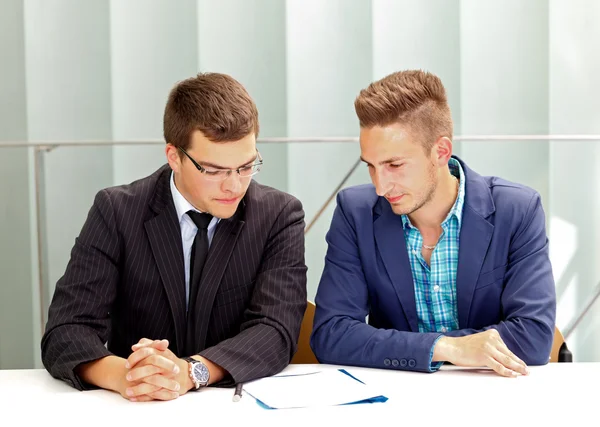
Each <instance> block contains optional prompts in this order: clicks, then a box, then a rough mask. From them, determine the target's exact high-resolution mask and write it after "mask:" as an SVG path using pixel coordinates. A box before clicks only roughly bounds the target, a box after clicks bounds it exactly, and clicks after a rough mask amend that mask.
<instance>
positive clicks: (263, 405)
mask: <svg viewBox="0 0 600 427" xmlns="http://www.w3.org/2000/svg"><path fill="white" fill-rule="evenodd" d="M338 371H339V372H341V373H343V374H346V375H348V376H349V377H350V378H352V379H354V380H356V381H358V382H359V383H361V384H365V383H364V382H363V381H361V380H359V379H358V378H356V377H355V376H354V375H352V374H351V373H349V372H348V371H346V370H345V369H338ZM308 375H311V374H308ZM281 376H283V377H284V376H288V375H281ZM289 376H295V375H294V374H291V375H289ZM253 397H254V396H253ZM254 399H255V400H256V403H257V404H258V405H259V406H260V407H261V408H264V409H279V408H274V407H272V406H269V405H267V404H266V403H264V402H263V401H262V400H260V399H258V398H257V397H254ZM387 400H388V398H387V397H386V396H383V395H379V396H373V397H371V398H368V399H362V400H358V401H356V402H347V403H342V404H339V405H337V406H347V405H358V404H363V403H383V402H386V401H387Z"/></svg>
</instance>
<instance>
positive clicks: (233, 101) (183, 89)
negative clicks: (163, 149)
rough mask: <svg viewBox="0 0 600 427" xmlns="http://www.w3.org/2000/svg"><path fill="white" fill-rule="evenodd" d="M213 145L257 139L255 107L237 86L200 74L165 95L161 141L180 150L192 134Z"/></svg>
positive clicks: (224, 77) (230, 79)
mask: <svg viewBox="0 0 600 427" xmlns="http://www.w3.org/2000/svg"><path fill="white" fill-rule="evenodd" d="M195 130H199V131H201V132H202V133H203V134H204V136H205V137H207V138H208V139H210V140H211V141H214V142H229V141H237V140H239V139H242V138H243V137H245V136H247V135H249V134H251V133H254V135H256V136H258V131H259V126H258V110H257V108H256V104H255V103H254V101H253V100H252V98H251V97H250V95H249V94H248V92H247V91H246V89H245V88H244V86H242V84H241V83H240V82H238V81H237V80H235V79H234V78H233V77H231V76H228V75H226V74H220V73H200V74H198V75H197V76H195V77H191V78H189V79H186V80H183V81H181V82H179V83H178V84H177V85H176V86H175V87H174V88H173V89H172V90H171V93H170V94H169V99H168V101H167V105H166V107H165V114H164V118H163V131H164V137H165V141H166V142H167V143H171V144H173V145H174V146H176V147H181V148H183V149H184V150H185V149H186V148H188V147H189V145H190V136H191V134H192V132H193V131H195Z"/></svg>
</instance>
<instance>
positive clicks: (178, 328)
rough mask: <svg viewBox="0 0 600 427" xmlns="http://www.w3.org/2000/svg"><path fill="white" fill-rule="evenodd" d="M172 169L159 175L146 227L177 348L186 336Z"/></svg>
mask: <svg viewBox="0 0 600 427" xmlns="http://www.w3.org/2000/svg"><path fill="white" fill-rule="evenodd" d="M170 176H171V169H168V170H166V171H165V172H164V173H163V176H161V177H160V178H159V181H158V184H157V187H156V191H155V194H154V198H153V200H152V201H151V202H150V207H151V209H152V210H153V211H154V212H155V213H156V214H157V215H156V216H155V217H154V218H152V219H150V220H148V221H146V223H145V228H146V233H147V234H148V240H149V241H150V247H151V248H152V253H153V255H154V259H155V261H156V265H157V267H158V271H159V273H160V277H161V279H162V282H163V285H164V287H165V292H166V295H167V299H168V301H169V306H170V307H171V313H172V314H173V323H174V324H175V337H176V341H177V342H176V345H177V349H178V350H181V349H183V346H184V340H185V316H186V308H185V276H184V262H183V244H182V243H181V228H180V227H179V222H178V221H177V213H176V211H175V205H174V204H173V198H172V196H171V189H170V187H169V185H170Z"/></svg>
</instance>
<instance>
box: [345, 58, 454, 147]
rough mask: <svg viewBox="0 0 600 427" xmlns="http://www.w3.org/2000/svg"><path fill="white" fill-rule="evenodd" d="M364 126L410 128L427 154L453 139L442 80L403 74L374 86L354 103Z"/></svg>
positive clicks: (409, 72)
mask: <svg viewBox="0 0 600 427" xmlns="http://www.w3.org/2000/svg"><path fill="white" fill-rule="evenodd" d="M354 108H355V110H356V114H357V116H358V120H359V122H360V127H362V128H371V127H374V126H389V125H391V124H393V123H401V124H403V125H407V126H408V127H409V128H410V129H411V130H412V131H413V132H416V133H417V134H418V135H419V136H420V138H421V142H422V144H423V148H424V149H425V152H426V153H429V151H430V150H431V147H432V146H433V144H434V143H435V141H436V140H437V139H438V138H440V137H442V136H446V137H448V138H450V139H452V132H453V126H452V115H451V113H450V107H449V105H448V100H447V98H446V90H445V89H444V85H443V84H442V81H441V80H440V78H439V77H437V76H436V75H434V74H431V73H429V72H425V71H421V70H407V71H399V72H396V73H393V74H390V75H388V76H386V77H384V78H382V79H381V80H378V81H376V82H373V83H371V84H370V85H369V86H368V87H367V88H366V89H363V90H361V91H360V94H359V95H358V96H357V97H356V100H355V101H354Z"/></svg>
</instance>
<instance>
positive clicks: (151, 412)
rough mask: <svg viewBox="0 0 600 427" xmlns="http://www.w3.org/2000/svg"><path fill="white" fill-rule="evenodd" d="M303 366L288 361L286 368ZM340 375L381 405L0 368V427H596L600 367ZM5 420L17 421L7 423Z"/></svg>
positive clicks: (359, 371)
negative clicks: (136, 398)
mask: <svg viewBox="0 0 600 427" xmlns="http://www.w3.org/2000/svg"><path fill="white" fill-rule="evenodd" d="M307 367H308V366H307V365H291V366H289V367H288V368H287V369H286V370H287V371H293V370H298V369H306V368H307ZM314 367H318V368H319V369H336V368H339V367H337V366H331V365H314ZM346 369H347V370H348V372H350V373H352V374H355V375H356V376H357V377H358V378H360V379H361V380H362V381H363V382H365V383H367V384H371V385H375V386H377V387H379V388H380V389H381V390H382V392H383V393H384V394H385V395H386V396H387V397H388V398H389V400H388V401H387V402H385V403H373V404H359V405H350V406H337V407H326V408H303V409H282V410H266V409H262V408H261V407H259V406H258V405H257V404H256V402H255V401H254V399H252V398H251V397H250V396H248V395H244V396H243V398H242V400H241V401H240V402H237V403H234V402H232V399H231V398H232V396H233V390H232V389H217V388H208V389H205V390H202V391H200V392H192V393H188V394H186V395H184V396H182V397H180V398H178V399H176V400H174V401H170V402H146V403H132V402H129V401H127V400H125V399H123V398H122V397H121V396H120V395H119V394H116V393H112V392H108V391H105V390H94V391H86V392H80V391H77V390H75V389H73V388H71V387H69V386H68V385H66V384H65V383H63V382H61V381H58V380H55V379H53V378H52V377H51V376H50V375H49V374H48V373H47V372H46V371H45V370H2V371H0V417H2V418H0V420H1V421H0V425H1V426H3V427H4V426H6V427H8V426H11V425H33V423H36V425H38V426H39V425H44V426H45V425H50V426H54V425H61V426H64V427H67V426H96V425H102V426H121V425H123V426H138V425H139V426H144V425H148V426H155V425H165V426H166V425H170V426H174V425H189V426H194V427H195V426H202V425H209V424H210V425H211V426H217V425H218V426H229V425H232V426H236V425H237V426H255V425H256V426H264V427H268V426H284V427H287V426H289V425H310V427H317V426H321V425H332V426H364V427H367V426H376V425H377V424H379V425H381V426H382V427H383V426H388V425H389V426H410V427H413V426H417V427H420V426H427V425H434V426H440V427H441V426H477V427H487V426H496V425H498V426H500V425H501V426H511V425H514V426H521V425H523V426H532V427H533V426H536V427H537V426H549V425H552V426H554V425H560V424H562V423H568V424H563V425H569V426H577V425H599V423H600V421H598V418H599V414H598V410H600V405H599V406H596V405H598V404H599V403H600V402H599V399H598V397H597V396H598V384H600V363H553V364H548V365H546V366H540V367H531V374H530V375H529V376H526V377H517V378H502V377H500V376H497V375H496V374H495V373H493V372H491V371H487V370H476V369H466V368H457V367H453V366H448V367H446V366H445V367H443V368H442V369H441V370H440V371H439V372H437V373H433V374H426V373H414V372H401V371H389V370H379V369H364V368H355V367H346ZM306 392H307V393H310V390H307V391H306ZM13 417H16V420H14V421H13V422H12V423H11V422H10V421H9V420H11V419H12V418H13ZM167 423H168V424H167ZM375 423H377V424H375ZM384 423H385V424H384Z"/></svg>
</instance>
